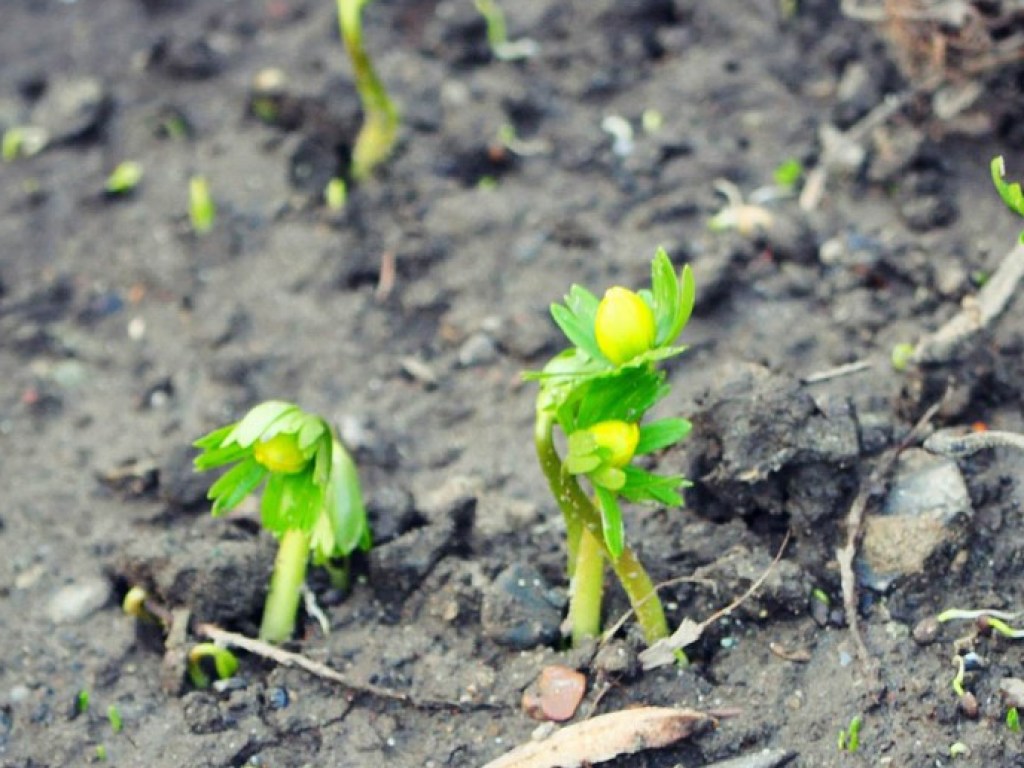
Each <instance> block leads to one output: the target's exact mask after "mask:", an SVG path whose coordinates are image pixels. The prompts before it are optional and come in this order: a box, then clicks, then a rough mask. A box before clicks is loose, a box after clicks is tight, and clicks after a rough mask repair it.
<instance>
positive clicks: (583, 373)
mask: <svg viewBox="0 0 1024 768" xmlns="http://www.w3.org/2000/svg"><path fill="white" fill-rule="evenodd" d="M639 295H640V296H641V298H643V300H644V301H645V302H646V303H647V304H648V306H650V308H651V310H652V311H653V313H654V320H655V325H656V333H655V343H654V346H653V347H652V348H651V349H650V350H648V351H647V352H644V353H642V354H640V355H638V356H636V357H635V358H633V359H631V360H629V361H627V362H626V363H624V364H622V365H618V366H616V365H614V364H613V363H612V362H611V361H610V360H608V359H607V358H606V357H605V356H604V355H603V354H602V353H601V351H600V349H599V348H598V344H597V339H596V336H595V318H596V315H597V309H598V306H599V304H600V302H599V301H598V299H597V297H596V296H594V294H592V293H591V292H590V291H588V290H587V289H585V288H583V287H581V286H578V285H574V286H572V288H571V290H570V291H569V294H568V295H567V296H566V297H565V303H564V304H555V305H553V306H552V307H551V315H552V317H553V318H554V320H555V322H556V323H557V324H558V326H559V328H561V329H562V331H563V333H565V335H566V337H567V338H568V340H569V341H570V343H571V344H572V346H571V347H570V348H568V349H566V350H564V351H562V352H561V353H559V354H558V355H556V356H555V357H554V358H552V359H551V360H550V361H549V362H548V364H547V365H546V366H545V367H544V369H543V370H542V371H540V372H533V373H529V374H527V378H528V379H532V380H536V381H538V382H539V383H540V388H541V390H540V394H539V395H538V400H537V408H538V410H539V411H547V412H550V413H551V414H553V415H554V417H555V421H556V423H557V424H558V426H559V427H560V428H561V430H562V431H563V432H564V433H565V435H566V438H567V452H566V455H565V457H564V459H563V461H562V467H563V471H564V472H566V473H567V474H570V475H577V476H584V477H586V478H587V479H588V480H589V482H590V484H591V486H592V487H593V490H594V494H595V496H596V499H597V505H598V507H599V511H600V514H601V522H602V528H603V532H604V539H605V543H606V544H607V546H608V550H609V552H610V553H611V554H612V555H613V556H614V557H618V556H619V555H620V554H621V553H622V551H623V547H624V539H623V523H622V510H621V506H620V499H626V500H627V501H630V502H654V503H659V504H665V505H670V506H679V505H681V504H682V503H683V499H682V496H681V495H680V494H679V489H680V488H683V487H686V486H688V485H690V483H689V482H688V481H687V480H686V479H685V478H684V477H682V476H681V475H657V474H654V473H652V472H648V471H647V470H645V469H642V468H640V467H637V466H635V465H633V464H629V465H627V466H625V467H615V466H612V465H611V464H610V462H609V459H610V458H611V456H610V451H609V450H608V449H607V448H604V447H601V446H599V445H598V444H597V442H596V440H595V439H594V437H593V435H591V434H590V433H589V432H587V428H588V427H592V426H594V425H595V424H598V423H600V422H604V421H611V420H615V421H624V422H628V423H636V424H639V429H640V437H639V443H638V444H637V447H636V450H635V452H634V456H642V455H645V454H650V453H654V452H655V451H659V450H661V449H663V448H667V447H669V446H671V445H673V444H675V443H677V442H678V441H680V440H682V439H683V438H684V437H686V435H687V434H689V432H690V428H691V425H690V422H688V421H687V420H685V419H680V418H668V419H661V420H657V421H652V422H650V423H648V424H642V423H641V422H642V420H643V419H644V417H645V415H646V414H647V412H648V411H649V410H650V409H651V408H652V407H653V406H654V405H655V404H656V403H657V402H658V401H659V400H661V399H662V398H663V397H664V396H665V395H667V394H668V392H669V390H670V387H669V385H668V384H667V383H666V376H665V373H664V372H663V371H661V370H658V369H657V368H656V367H655V364H656V363H657V362H659V361H661V360H664V359H667V358H669V357H673V356H675V355H678V354H680V353H681V352H683V351H684V350H685V347H682V346H675V341H676V339H677V337H678V336H679V334H680V332H681V331H682V330H683V327H684V326H685V325H686V323H687V321H688V320H689V318H690V314H691V313H692V311H693V303H694V296H695V286H694V280H693V274H692V272H691V271H690V268H689V267H684V268H683V269H682V270H681V272H679V273H678V274H677V273H676V271H675V269H674V268H673V266H672V263H671V261H670V260H669V257H668V254H667V253H666V252H665V251H664V249H659V250H658V252H657V254H656V255H655V257H654V260H653V262H652V264H651V288H650V290H644V291H640V292H639Z"/></svg>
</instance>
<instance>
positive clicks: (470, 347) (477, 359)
mask: <svg viewBox="0 0 1024 768" xmlns="http://www.w3.org/2000/svg"><path fill="white" fill-rule="evenodd" d="M458 359H459V365H461V366H462V367H463V368H472V367H473V366H476V365H487V364H488V363H493V362H494V361H495V360H497V359H498V345H497V344H495V343H494V339H492V338H491V337H490V336H488V335H487V334H486V333H474V334H473V335H472V336H470V337H469V338H468V339H466V340H465V341H464V342H463V343H462V346H461V347H459V355H458Z"/></svg>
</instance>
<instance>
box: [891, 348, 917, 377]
mask: <svg viewBox="0 0 1024 768" xmlns="http://www.w3.org/2000/svg"><path fill="white" fill-rule="evenodd" d="M913 361H914V345H913V344H910V343H908V342H905V341H904V342H902V343H900V344H897V345H895V346H894V347H893V348H892V356H891V362H892V369H893V370H894V371H900V372H902V371H905V370H907V368H908V367H909V366H910V364H911V363H912V362H913Z"/></svg>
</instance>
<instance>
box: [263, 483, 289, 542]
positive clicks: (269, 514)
mask: <svg viewBox="0 0 1024 768" xmlns="http://www.w3.org/2000/svg"><path fill="white" fill-rule="evenodd" d="M285 477H286V475H279V474H271V475H270V477H269V478H267V485H266V487H264V489H263V498H262V499H260V522H261V523H262V524H263V527H264V528H266V529H267V530H268V531H277V530H283V528H281V527H280V525H279V522H278V518H279V517H280V512H279V511H280V509H281V494H282V493H283V492H284V479H285Z"/></svg>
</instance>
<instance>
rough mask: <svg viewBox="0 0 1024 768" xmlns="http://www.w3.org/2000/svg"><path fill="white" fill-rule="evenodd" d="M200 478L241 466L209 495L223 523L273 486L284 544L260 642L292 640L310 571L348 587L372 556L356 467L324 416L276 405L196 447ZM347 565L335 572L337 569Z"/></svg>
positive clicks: (271, 523) (271, 508) (266, 518)
mask: <svg viewBox="0 0 1024 768" xmlns="http://www.w3.org/2000/svg"><path fill="white" fill-rule="evenodd" d="M195 445H196V447H197V448H200V449H202V453H200V454H199V455H198V456H197V457H196V459H195V467H196V469H197V470H199V471H205V470H208V469H214V468H215V467H223V466H225V465H228V464H233V465H234V466H232V467H231V469H229V470H228V471H227V472H226V473H224V474H223V475H222V476H221V477H220V479H218V480H217V482H215V483H214V484H213V485H212V486H211V488H210V491H209V493H208V497H209V498H210V499H212V500H213V510H212V511H213V514H214V516H218V515H222V514H224V513H225V512H227V511H228V510H231V509H233V508H235V507H236V506H238V504H240V503H241V501H242V499H244V498H245V497H246V496H248V495H249V494H250V493H252V492H253V491H255V490H256V489H257V488H258V487H259V486H260V485H261V484H263V483H264V482H265V483H266V485H265V487H264V489H263V497H262V499H261V502H260V519H261V522H262V523H263V527H264V528H266V529H267V530H268V531H270V533H272V534H273V535H274V536H276V537H277V538H278V539H279V541H280V545H279V549H278V552H277V559H276V560H275V562H274V572H273V575H272V576H271V579H270V592H269V594H268V595H267V602H266V604H265V606H264V611H263V623H262V625H261V627H260V639H262V640H265V641H267V642H271V643H280V642H283V641H285V640H287V639H288V638H289V637H291V635H292V633H293V631H294V629H295V617H296V614H297V612H298V608H299V599H300V596H301V591H302V585H303V582H304V581H305V578H306V565H307V562H308V560H309V559H310V553H311V552H312V557H313V562H314V564H316V565H324V566H327V567H328V570H331V573H332V577H333V578H334V579H335V583H337V584H339V585H343V584H344V583H345V582H347V575H348V567H347V566H348V556H349V555H351V554H352V553H353V552H354V551H356V550H357V549H361V550H367V549H369V548H370V543H371V542H370V527H369V524H368V522H367V519H366V510H365V508H364V506H363V501H362V496H361V494H360V491H359V477H358V474H357V473H356V466H355V463H354V462H353V461H352V458H351V457H350V456H349V454H348V452H347V451H346V450H345V448H344V447H343V446H342V444H341V442H340V441H339V440H338V438H337V437H336V436H335V434H334V431H333V430H332V429H331V427H330V426H329V425H328V424H327V422H326V421H324V420H323V419H322V418H320V417H319V416H315V415H313V414H310V413H306V412H305V411H303V410H301V409H300V408H299V407H298V406H296V405H292V404H291V403H285V402H280V401H277V400H269V401H267V402H265V403H261V404H260V405H257V406H256V407H255V408H253V409H252V410H251V411H249V412H248V413H247V414H246V415H245V416H244V417H243V418H242V420H241V421H239V422H237V423H235V424H229V425H227V426H226V427H221V428H220V429H217V430H214V431H213V432H211V433H210V434H208V435H205V436H204V437H202V438H200V439H199V440H197V441H196V442H195ZM338 560H341V561H342V562H343V565H342V566H341V567H340V568H334V569H333V570H332V566H333V563H334V562H336V561H338Z"/></svg>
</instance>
